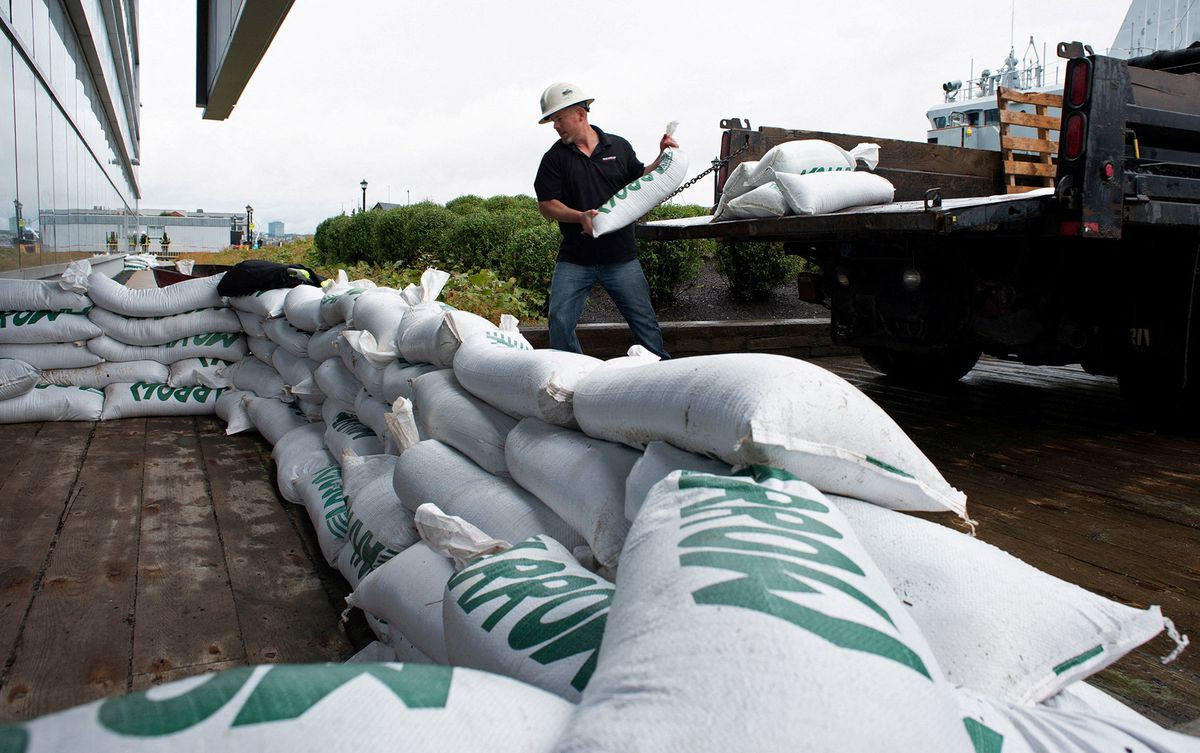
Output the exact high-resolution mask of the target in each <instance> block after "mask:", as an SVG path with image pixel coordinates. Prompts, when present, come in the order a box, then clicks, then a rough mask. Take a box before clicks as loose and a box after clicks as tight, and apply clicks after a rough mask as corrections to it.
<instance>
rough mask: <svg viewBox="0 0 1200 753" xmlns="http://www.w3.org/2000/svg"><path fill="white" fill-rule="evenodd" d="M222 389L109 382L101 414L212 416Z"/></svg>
mask: <svg viewBox="0 0 1200 753" xmlns="http://www.w3.org/2000/svg"><path fill="white" fill-rule="evenodd" d="M221 392H222V390H220V389H212V388H211V387H172V386H171V385H169V384H149V383H146V382H135V383H133V384H121V383H116V384H110V385H108V386H107V387H105V388H104V412H103V413H102V414H101V416H100V418H102V419H103V420H105V421H109V420H112V419H116V418H139V417H142V416H211V415H213V414H215V413H216V412H217V399H218V398H219V397H221Z"/></svg>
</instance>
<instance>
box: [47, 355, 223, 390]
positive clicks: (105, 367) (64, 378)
mask: <svg viewBox="0 0 1200 753" xmlns="http://www.w3.org/2000/svg"><path fill="white" fill-rule="evenodd" d="M170 374H171V369H170V367H169V366H167V365H166V364H162V363H159V362H158V361H114V362H112V363H99V364H96V365H95V366H88V367H85V368H80V369H46V370H45V371H43V372H42V375H41V377H40V378H39V379H38V381H39V382H41V383H42V384H61V385H71V386H74V387H100V388H103V387H107V386H108V385H110V384H117V383H122V382H123V383H126V384H129V383H132V382H149V383H151V384H162V383H163V382H167V383H168V384H169V383H170V382H169V377H170ZM171 386H172V387H176V386H184V385H171ZM209 386H211V385H209Z"/></svg>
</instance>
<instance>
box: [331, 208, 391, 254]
mask: <svg viewBox="0 0 1200 753" xmlns="http://www.w3.org/2000/svg"><path fill="white" fill-rule="evenodd" d="M380 214H382V213H381V212H377V211H369V212H359V213H358V214H355V215H354V216H352V217H350V221H349V222H348V223H347V224H346V230H345V231H344V232H343V233H342V252H341V254H340V257H341V258H342V259H346V260H348V261H369V262H375V263H378V261H379V253H378V247H377V246H376V244H375V223H376V222H378V221H379V215H380Z"/></svg>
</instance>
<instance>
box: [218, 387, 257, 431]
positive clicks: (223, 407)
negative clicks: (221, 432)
mask: <svg viewBox="0 0 1200 753" xmlns="http://www.w3.org/2000/svg"><path fill="white" fill-rule="evenodd" d="M248 397H253V393H250V392H243V391H242V390H235V389H232V388H230V389H226V390H225V391H224V392H222V393H221V396H220V397H219V398H217V406H216V413H217V417H218V418H220V419H221V420H222V421H224V422H225V433H226V434H227V435H232V434H240V433H242V432H243V431H248V430H250V429H253V428H254V421H252V420H251V419H250V414H249V413H247V412H246V405H245V402H244V401H245V399H246V398H248Z"/></svg>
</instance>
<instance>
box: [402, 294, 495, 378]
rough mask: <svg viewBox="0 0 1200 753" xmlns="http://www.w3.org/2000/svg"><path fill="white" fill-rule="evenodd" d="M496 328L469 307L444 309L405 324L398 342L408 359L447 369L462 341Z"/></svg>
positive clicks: (405, 357) (403, 355)
mask: <svg viewBox="0 0 1200 753" xmlns="http://www.w3.org/2000/svg"><path fill="white" fill-rule="evenodd" d="M413 311H414V312H415V311H416V309H415V308H414V309H413ZM495 328H496V325H494V324H492V323H491V322H489V321H488V320H487V319H484V318H483V317H482V316H478V315H476V314H472V313H471V312H469V311H454V310H450V311H445V312H443V313H442V314H441V316H440V317H427V318H424V319H421V320H420V321H419V322H418V323H417V324H416V325H415V326H412V327H406V328H404V331H403V333H402V334H401V336H400V339H399V343H398V344H399V347H400V355H401V356H402V357H403V358H404V360H406V361H408V362H409V363H430V364H433V365H434V366H437V367H439V368H443V369H448V368H450V367H451V366H453V365H454V354H455V353H457V352H458V349H459V347H460V346H461V345H462V344H463V343H464V342H466V341H467V340H469V339H471V338H472V337H474V336H476V335H479V334H482V333H484V332H487V331H489V330H494V329H495Z"/></svg>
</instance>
